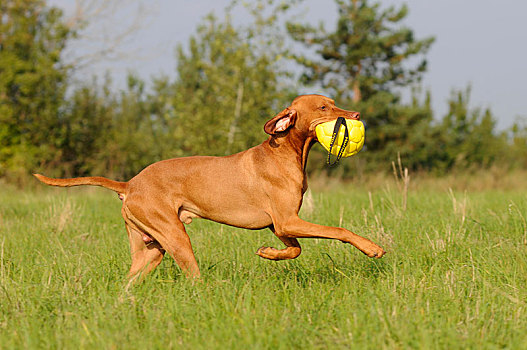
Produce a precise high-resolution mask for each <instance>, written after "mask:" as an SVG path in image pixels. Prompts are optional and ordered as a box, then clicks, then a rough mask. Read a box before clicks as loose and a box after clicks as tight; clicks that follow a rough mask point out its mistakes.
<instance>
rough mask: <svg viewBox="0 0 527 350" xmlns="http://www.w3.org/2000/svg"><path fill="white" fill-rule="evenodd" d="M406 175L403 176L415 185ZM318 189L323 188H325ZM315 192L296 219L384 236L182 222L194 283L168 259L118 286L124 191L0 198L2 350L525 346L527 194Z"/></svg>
mask: <svg viewBox="0 0 527 350" xmlns="http://www.w3.org/2000/svg"><path fill="white" fill-rule="evenodd" d="M414 178H415V177H412V181H413V180H414ZM319 188H320V187H319ZM402 195H403V194H402V193H401V191H400V190H399V189H398V187H397V186H395V185H393V184H392V185H389V184H384V185H382V186H377V187H373V186H366V189H362V188H361V187H359V186H355V185H353V184H349V185H348V186H346V188H344V189H343V188H342V186H339V187H336V186H335V187H333V186H326V187H325V189H323V190H320V189H319V190H316V189H314V190H311V191H310V193H309V194H308V199H306V203H305V206H304V209H303V211H302V212H301V216H302V217H303V218H305V219H306V220H309V221H312V222H317V223H321V224H327V225H334V226H338V225H342V226H344V227H347V228H349V229H351V230H352V231H355V232H357V233H359V234H362V235H364V236H366V237H369V238H371V239H372V240H374V241H376V242H378V243H380V244H381V245H383V247H385V249H386V250H387V251H388V254H387V255H386V256H385V257H384V258H383V259H380V260H372V259H369V258H367V257H365V256H364V255H362V254H361V253H360V252H359V251H357V250H356V249H354V248H352V247H351V246H349V245H344V244H342V243H340V242H336V241H327V240H307V239H304V240H301V244H302V247H303V252H302V255H301V256H300V257H299V258H297V259H296V260H293V261H282V262H272V261H267V260H263V259H261V258H259V257H258V256H256V255H255V254H254V253H255V252H256V250H257V248H258V247H260V246H262V245H271V246H275V247H280V246H281V243H280V242H279V240H278V239H277V238H275V237H274V236H273V235H272V234H271V233H270V231H266V230H263V231H246V230H241V229H236V228H231V227H227V226H222V225H219V224H216V223H212V222H208V221H204V220H201V221H200V220H196V221H194V222H193V223H192V224H191V225H189V226H188V227H187V228H188V231H189V234H190V236H191V239H192V243H193V246H194V249H195V253H196V257H197V259H198V263H199V266H200V268H201V271H202V275H203V276H202V279H201V280H200V281H197V282H195V281H190V280H187V279H185V278H184V277H183V276H182V274H181V273H180V271H179V269H178V268H177V266H176V264H175V263H174V262H173V261H172V260H171V259H169V258H167V257H165V259H164V261H163V262H162V264H161V265H160V267H159V268H158V269H157V270H156V271H155V272H154V273H153V274H151V275H150V276H149V277H148V278H147V279H146V281H145V282H144V283H142V284H140V285H137V286H135V287H133V288H131V289H130V290H128V291H126V290H125V288H124V287H125V286H126V279H125V275H126V273H127V270H128V267H129V262H130V257H129V252H128V249H129V248H128V243H127V238H126V234H125V230H124V227H123V223H122V219H121V217H120V214H119V208H120V201H119V200H118V199H117V198H116V197H115V196H114V195H113V194H112V193H110V192H107V191H104V190H100V189H93V190H83V189H58V190H55V189H50V190H46V191H32V192H29V191H26V192H24V191H18V190H14V189H9V188H5V190H4V191H2V192H1V193H0V223H1V224H0V348H2V349H21V348H53V349H57V348H60V349H63V348H74V349H77V348H85V349H96V348H97V349H98V348H107V349H113V348H115V349H137V348H148V349H156V348H182V349H248V348H249V349H290V348H315V349H317V348H320V349H327V348H331V349H339V348H341V349H349V348H357V349H374V348H375V349H379V348H389V349H393V348H400V349H407V348H424V349H434V348H438V349H460V348H463V349H465V348H478V349H479V348H513V349H522V348H527V332H526V329H527V309H526V307H527V305H526V304H527V290H526V288H525V286H527V222H526V216H527V215H526V213H527V191H526V190H525V189H522V190H507V189H491V190H480V191H464V190H457V189H456V188H453V189H451V190H449V189H448V188H443V186H439V187H434V186H427V185H426V183H425V182H423V183H422V184H421V185H416V184H415V182H414V183H412V184H410V189H409V191H408V192H407V194H406V195H407V199H406V204H405V205H406V210H403V207H402V197H401V196H402Z"/></svg>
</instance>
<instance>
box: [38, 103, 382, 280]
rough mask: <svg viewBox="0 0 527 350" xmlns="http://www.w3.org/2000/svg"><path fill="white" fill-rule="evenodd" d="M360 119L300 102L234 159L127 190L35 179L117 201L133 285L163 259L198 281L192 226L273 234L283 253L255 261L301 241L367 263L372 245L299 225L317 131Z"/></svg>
mask: <svg viewBox="0 0 527 350" xmlns="http://www.w3.org/2000/svg"><path fill="white" fill-rule="evenodd" d="M359 116H360V115H359V113H357V112H350V111H346V110H343V109H340V108H337V107H335V103H334V101H333V100H331V99H329V98H327V97H324V96H320V95H305V96H299V97H297V98H296V99H295V100H294V101H293V103H292V104H291V106H290V107H288V108H286V109H284V110H283V111H282V112H280V113H279V114H278V115H277V116H275V117H274V118H272V119H271V120H269V121H268V122H267V123H266V124H265V126H264V130H265V132H266V133H268V134H269V135H271V137H269V139H267V140H266V141H265V142H264V143H262V144H261V145H259V146H256V147H253V148H250V149H248V150H246V151H244V152H240V153H237V154H233V155H231V156H227V157H201V156H197V157H187V158H176V159H169V160H164V161H160V162H157V163H154V164H152V165H150V166H148V167H147V168H145V169H144V170H143V171H141V172H140V173H139V174H138V175H137V176H135V177H134V178H132V179H131V180H130V181H128V182H117V181H113V180H109V179H106V178H104V177H81V178H74V179H51V178H48V177H45V176H42V175H38V174H35V176H36V177H37V178H38V179H39V180H40V181H42V182H44V183H46V184H48V185H53V186H63V187H68V186H78V185H95V186H102V187H106V188H108V189H111V190H113V191H115V192H117V193H118V195H119V198H120V199H121V200H122V201H123V207H122V210H121V212H122V215H123V217H124V221H125V223H126V230H127V231H128V238H129V239H130V250H131V254H132V266H131V268H130V272H129V274H128V276H129V278H130V282H132V281H134V280H135V279H137V278H138V277H140V276H144V275H146V274H147V273H148V272H150V271H151V270H152V269H154V268H155V267H156V266H157V265H159V263H160V262H161V259H162V258H163V255H164V253H165V251H167V252H168V253H169V254H170V255H171V256H172V257H173V258H174V260H175V261H176V262H177V264H178V265H179V266H180V267H181V269H182V270H183V271H184V272H185V273H186V274H187V276H194V277H197V276H199V274H200V272H199V268H198V265H197V263H196V259H195V258H194V253H193V251H192V246H191V244H190V239H189V237H188V235H187V233H186V231H185V226H184V225H183V224H184V223H185V224H189V223H191V222H192V219H193V218H204V219H209V220H212V221H216V222H219V223H223V224H227V225H231V226H236V227H242V228H247V229H262V228H266V227H267V228H269V229H270V230H271V231H273V233H274V234H275V235H276V236H277V237H278V238H279V239H280V240H281V241H282V242H283V243H284V244H285V245H286V248H285V249H275V248H271V247H262V248H260V249H258V251H257V254H258V255H259V256H261V257H262V258H266V259H271V260H283V259H294V258H296V257H297V256H298V255H300V251H301V249H300V244H299V243H298V241H297V238H331V239H338V240H339V241H342V242H345V243H350V244H352V245H353V246H355V247H357V248H358V249H359V250H360V251H362V252H363V253H364V254H366V255H367V256H369V257H377V258H380V257H382V256H383V255H384V254H385V252H384V250H383V249H382V248H381V247H379V246H378V245H377V244H375V243H373V242H371V241H370V240H368V239H366V238H363V237H361V236H358V235H356V234H355V233H353V232H351V231H348V230H346V229H343V228H336V227H330V226H321V225H316V224H312V223H309V222H306V221H303V220H302V219H300V218H299V217H298V211H299V210H300V206H301V205H302V198H303V195H304V192H305V191H306V190H307V180H306V162H307V156H308V154H309V150H310V149H311V146H312V145H313V144H314V143H315V142H316V141H317V139H316V136H315V127H316V126H317V125H318V124H320V123H324V122H327V121H332V120H335V119H337V118H338V117H344V118H350V119H359Z"/></svg>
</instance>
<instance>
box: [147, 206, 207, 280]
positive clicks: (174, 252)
mask: <svg viewBox="0 0 527 350" xmlns="http://www.w3.org/2000/svg"><path fill="white" fill-rule="evenodd" d="M163 226H164V227H162V228H161V229H162V230H159V231H157V230H156V231H157V232H155V231H153V232H152V236H153V237H154V239H156V240H157V241H158V242H159V243H160V244H161V246H162V247H163V248H164V249H165V250H166V251H167V252H168V253H169V254H170V256H171V257H172V258H173V259H174V260H175V261H176V263H177V264H178V265H179V267H180V268H181V270H183V272H184V273H185V275H186V276H187V277H193V278H198V277H200V272H199V267H198V263H197V262H196V258H195V256H194V252H193V251H192V245H191V243H190V238H189V236H188V234H187V231H186V230H185V226H184V225H183V223H182V222H181V221H180V220H179V218H178V217H177V216H176V217H175V218H173V219H172V220H171V222H170V224H168V223H166V224H165V225H163Z"/></svg>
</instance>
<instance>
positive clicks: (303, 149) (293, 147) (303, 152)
mask: <svg viewBox="0 0 527 350" xmlns="http://www.w3.org/2000/svg"><path fill="white" fill-rule="evenodd" d="M314 143H315V139H314V138H313V137H311V136H309V134H308V133H302V132H300V131H298V130H297V129H294V128H291V129H289V130H287V131H285V132H283V133H280V134H277V135H273V136H271V137H270V138H269V139H267V141H266V142H264V144H265V145H267V146H268V147H269V148H270V149H271V150H273V152H280V153H281V154H284V155H290V156H291V158H292V159H291V160H292V161H294V162H296V163H298V165H299V167H300V168H301V169H302V172H303V173H304V174H305V172H306V166H307V157H308V156H309V151H310V150H311V147H312V146H313V144H314ZM285 150H288V151H287V152H285Z"/></svg>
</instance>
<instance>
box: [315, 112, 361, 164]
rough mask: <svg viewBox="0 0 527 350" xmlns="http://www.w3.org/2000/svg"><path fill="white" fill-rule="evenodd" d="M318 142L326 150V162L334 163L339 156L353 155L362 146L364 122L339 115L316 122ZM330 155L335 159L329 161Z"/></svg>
mask: <svg viewBox="0 0 527 350" xmlns="http://www.w3.org/2000/svg"><path fill="white" fill-rule="evenodd" d="M315 133H316V135H317V139H318V142H320V144H321V145H322V146H324V148H325V149H326V151H328V164H329V165H335V164H337V163H338V161H339V160H340V158H343V157H350V156H353V155H355V154H357V153H359V151H360V150H361V149H362V146H364V124H363V123H362V122H361V121H359V120H354V119H346V118H343V117H339V118H337V119H336V120H332V121H330V122H326V123H321V124H318V125H317V126H316V128H315ZM331 155H334V156H336V157H337V158H336V161H335V162H334V163H333V164H332V163H331V162H330V160H331V159H330V158H331Z"/></svg>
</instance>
